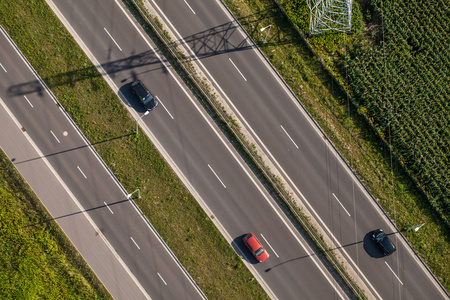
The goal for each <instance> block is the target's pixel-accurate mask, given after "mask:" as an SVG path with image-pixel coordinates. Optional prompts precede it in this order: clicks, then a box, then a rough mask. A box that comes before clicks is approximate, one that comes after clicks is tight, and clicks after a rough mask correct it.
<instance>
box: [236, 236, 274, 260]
mask: <svg viewBox="0 0 450 300" xmlns="http://www.w3.org/2000/svg"><path fill="white" fill-rule="evenodd" d="M242 240H243V241H244V244H245V245H247V247H248V249H250V251H251V252H252V253H253V255H254V256H255V258H256V259H257V260H258V261H259V262H263V261H265V260H266V259H268V258H269V253H267V251H266V249H264V247H263V245H262V244H261V243H260V242H259V241H258V239H257V238H256V236H255V235H254V234H253V233H252V232H250V233H248V234H246V235H245V236H244V238H243V239H242Z"/></svg>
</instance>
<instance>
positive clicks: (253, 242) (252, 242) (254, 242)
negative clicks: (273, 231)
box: [245, 232, 261, 251]
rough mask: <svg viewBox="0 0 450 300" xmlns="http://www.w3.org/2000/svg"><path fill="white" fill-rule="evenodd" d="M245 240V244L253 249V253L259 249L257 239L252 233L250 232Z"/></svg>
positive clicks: (259, 245)
mask: <svg viewBox="0 0 450 300" xmlns="http://www.w3.org/2000/svg"><path fill="white" fill-rule="evenodd" d="M245 240H246V242H247V244H248V245H249V246H250V247H251V248H252V249H253V251H256V250H258V249H259V248H261V244H260V243H259V241H258V239H257V238H256V236H255V235H254V234H253V233H252V232H250V233H249V234H247V235H246V236H245Z"/></svg>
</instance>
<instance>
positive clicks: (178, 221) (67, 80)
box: [0, 0, 267, 299]
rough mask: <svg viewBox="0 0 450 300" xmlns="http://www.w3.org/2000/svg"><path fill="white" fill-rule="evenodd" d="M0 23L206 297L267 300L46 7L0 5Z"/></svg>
mask: <svg viewBox="0 0 450 300" xmlns="http://www.w3.org/2000/svg"><path fill="white" fill-rule="evenodd" d="M0 23H1V25H2V26H3V27H4V28H5V29H6V30H7V31H8V33H9V34H10V35H11V36H12V38H13V40H14V41H15V42H16V43H17V45H18V47H19V48H20V49H21V50H22V51H23V53H24V55H25V56H26V57H27V58H28V60H29V61H30V62H31V64H32V65H33V66H34V68H35V69H36V70H37V72H38V73H39V74H40V76H41V77H42V78H43V79H44V81H45V82H46V84H47V85H48V86H49V88H50V89H51V90H52V92H53V93H54V94H55V96H56V97H57V98H58V100H59V101H60V102H61V104H62V105H63V106H64V108H65V109H66V110H67V111H68V112H69V114H70V115H71V117H72V118H73V120H74V121H75V122H76V123H77V125H78V126H79V127H80V129H81V130H82V131H83V133H84V134H85V135H86V137H87V138H88V139H89V141H90V142H91V143H92V144H93V145H94V146H95V148H96V150H97V151H98V152H99V154H100V156H101V157H102V158H103V159H104V160H105V162H106V163H107V165H108V166H109V167H110V169H111V170H112V171H113V173H114V174H115V175H116V177H117V178H118V179H119V180H120V181H121V183H122V184H123V185H124V187H125V188H126V189H127V190H129V191H132V190H135V189H136V188H139V189H140V191H141V195H142V198H141V199H138V200H136V202H137V204H138V205H139V207H140V208H141V209H142V211H143V212H144V214H145V215H146V216H147V217H148V219H149V220H150V222H151V223H152V224H153V226H154V227H155V228H156V230H157V231H158V232H159V233H160V235H161V236H162V238H163V239H164V240H165V241H166V243H167V244H168V245H169V247H170V248H171V249H172V250H173V252H174V253H175V255H176V256H177V257H178V259H179V260H180V262H181V263H182V264H183V266H184V267H185V268H186V269H187V271H188V272H189V273H190V275H191V276H192V277H193V279H194V280H195V281H196V283H197V284H198V285H199V287H200V288H201V289H202V290H203V292H204V293H205V294H206V296H207V297H208V298H210V299H243V298H246V299H264V298H267V296H266V294H265V292H264V290H263V289H262V288H261V287H260V286H259V284H258V283H257V281H256V280H254V278H253V275H252V274H251V273H250V272H249V271H248V270H247V268H243V267H242V266H243V265H242V261H241V259H240V258H239V256H237V254H236V253H235V252H234V250H233V249H232V248H231V247H230V245H229V244H228V243H227V242H226V241H225V239H224V238H223V237H222V235H221V234H220V233H219V231H218V230H217V229H216V228H215V226H214V224H213V223H212V222H211V221H210V219H209V217H208V216H207V215H206V214H205V213H204V211H203V210H202V209H201V207H200V206H199V205H198V203H197V202H196V201H195V199H194V198H193V196H192V195H190V193H189V192H188V190H187V189H186V187H185V186H184V185H183V184H182V182H181V181H180V180H179V179H178V178H177V176H176V175H175V174H174V172H173V171H172V170H171V168H170V167H169V166H168V165H167V164H166V162H165V161H164V159H163V158H162V157H161V155H160V154H159V153H158V151H157V150H156V149H155V147H154V146H153V145H152V143H151V142H150V141H149V140H148V139H147V138H146V137H145V135H144V134H142V132H141V133H140V134H139V135H138V136H136V135H134V134H133V133H134V130H135V125H136V123H135V121H134V120H132V119H131V117H130V116H129V115H128V113H127V111H126V109H125V108H124V107H123V105H122V104H121V101H120V100H119V99H118V97H117V96H116V95H115V94H114V93H113V92H112V91H111V90H110V88H109V87H108V86H107V84H106V83H105V81H104V80H103V79H102V78H101V77H100V74H99V73H98V72H97V70H96V69H95V68H94V67H93V66H92V64H91V62H90V61H89V60H88V59H87V58H86V56H85V55H84V53H83V52H82V51H81V49H79V47H78V45H76V43H75V42H74V40H73V39H72V37H71V36H70V35H69V33H68V32H67V31H66V30H65V28H64V27H63V26H62V25H61V24H60V22H59V20H58V19H57V18H56V17H55V16H54V15H53V13H52V12H51V11H50V9H49V8H48V7H47V5H46V4H45V2H44V1H42V0H40V1H39V0H35V1H25V0H23V1H6V0H4V1H0ZM25 88H29V89H33V88H34V83H29V85H28V86H25ZM13 91H14V89H13ZM98 99H102V101H98ZM217 257H220V258H221V259H217ZM1 284H2V282H0V285H1Z"/></svg>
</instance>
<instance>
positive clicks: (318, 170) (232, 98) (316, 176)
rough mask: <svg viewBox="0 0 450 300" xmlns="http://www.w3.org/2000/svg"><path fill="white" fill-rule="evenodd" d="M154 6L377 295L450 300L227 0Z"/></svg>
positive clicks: (157, 0) (154, 1)
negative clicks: (390, 248)
mask: <svg viewBox="0 0 450 300" xmlns="http://www.w3.org/2000/svg"><path fill="white" fill-rule="evenodd" d="M149 3H150V5H151V6H152V7H153V8H154V10H155V11H156V13H157V14H158V16H159V19H160V20H162V22H163V23H164V24H166V26H167V28H168V29H169V30H170V31H171V32H172V33H173V35H174V37H173V38H174V40H177V41H178V42H180V44H182V45H184V46H185V47H186V49H188V50H187V51H188V52H187V53H188V57H191V58H193V60H194V61H195V62H196V63H197V64H198V65H199V66H200V68H201V71H202V72H203V73H204V74H206V75H207V76H208V79H209V80H210V82H211V83H212V85H213V87H214V88H215V89H216V90H217V91H219V93H220V95H221V97H222V98H223V99H225V102H226V104H227V106H228V107H230V108H231V109H232V111H233V113H234V115H236V116H237V118H238V120H239V123H240V124H242V125H243V127H244V128H245V130H246V131H247V132H249V133H250V135H251V138H252V139H253V140H254V141H256V144H257V147H258V149H261V151H262V152H263V153H264V154H265V155H266V157H267V158H268V160H269V161H270V163H271V165H272V166H274V167H275V171H277V173H278V174H280V175H281V177H282V179H283V181H284V182H285V183H286V184H287V186H288V187H289V188H290V190H292V191H293V192H294V193H295V195H296V198H297V199H298V200H299V201H300V202H301V203H302V206H303V207H305V208H306V209H307V210H308V211H309V212H310V214H311V215H312V217H313V218H314V219H315V220H316V221H317V223H318V224H319V226H320V227H321V231H322V232H324V233H325V234H326V235H327V236H329V237H330V238H331V240H332V241H333V243H334V244H335V245H336V247H337V248H338V249H339V251H340V252H341V253H342V256H343V257H344V258H345V259H346V260H347V261H348V262H349V266H351V267H352V268H353V269H354V270H355V272H356V273H357V274H358V276H359V277H360V278H361V282H362V283H363V284H364V285H365V286H366V290H367V291H368V293H369V294H370V295H371V297H373V298H376V299H446V298H447V295H446V293H445V292H444V290H443V288H442V287H441V286H440V285H439V283H438V282H437V281H436V280H435V278H434V277H433V276H431V275H430V273H429V271H428V270H427V269H426V268H425V267H424V266H423V264H422V263H421V261H419V259H418V258H417V257H416V255H415V254H414V252H413V251H412V250H411V249H410V248H409V246H408V245H407V244H406V243H405V241H404V238H403V237H402V236H401V235H400V234H398V232H397V229H396V228H395V227H394V226H393V224H392V223H391V222H390V221H389V219H388V218H387V217H386V216H385V215H384V213H383V211H382V210H381V209H380V207H379V206H378V204H377V203H376V201H375V200H374V199H373V198H372V197H371V196H370V194H369V193H368V192H367V191H366V190H365V189H364V187H363V186H362V184H361V183H360V182H359V181H358V180H357V178H356V177H355V176H354V174H353V173H352V172H351V170H350V169H349V167H348V166H347V165H346V164H345V163H344V162H343V161H342V159H341V158H340V156H339V155H338V154H337V153H336V151H335V149H334V148H333V147H332V146H331V145H330V143H329V142H328V141H327V139H326V138H324V136H323V133H322V132H321V131H320V129H319V128H318V127H317V126H316V124H315V123H314V122H313V121H312V120H311V119H310V118H309V116H308V115H307V113H306V112H305V111H304V109H303V107H302V106H301V104H300V101H301V99H300V101H299V100H297V99H296V98H295V97H294V96H293V95H292V93H291V92H290V91H289V89H288V88H287V87H286V86H285V84H284V82H283V81H282V80H280V78H279V77H278V76H277V74H276V73H275V72H274V71H273V69H272V68H271V66H270V65H269V64H268V63H267V61H266V60H265V59H264V57H263V56H262V55H261V53H260V52H259V50H258V49H257V48H256V47H255V46H254V45H253V43H252V42H251V40H250V39H249V38H248V36H246V35H245V34H244V32H243V30H241V28H240V26H239V25H238V23H237V22H236V21H235V19H234V18H233V17H232V16H231V15H230V14H229V13H228V11H227V9H226V8H225V7H224V5H223V3H222V2H221V1H218V0H216V1H209V2H208V4H207V5H206V4H205V1H203V0H188V1H182V0H176V1H175V0H174V1H165V0H151V1H149ZM266 25H269V24H266ZM260 201H261V202H263V200H260ZM377 228H383V229H384V230H385V231H386V232H387V233H388V234H389V235H390V237H391V239H392V240H393V242H394V243H395V244H396V245H397V248H398V251H397V252H396V253H395V254H394V255H392V256H390V257H384V256H383V255H382V254H381V252H380V251H379V250H378V249H377V248H376V245H374V243H373V242H372V241H371V239H370V233H371V232H372V231H373V230H375V229H377Z"/></svg>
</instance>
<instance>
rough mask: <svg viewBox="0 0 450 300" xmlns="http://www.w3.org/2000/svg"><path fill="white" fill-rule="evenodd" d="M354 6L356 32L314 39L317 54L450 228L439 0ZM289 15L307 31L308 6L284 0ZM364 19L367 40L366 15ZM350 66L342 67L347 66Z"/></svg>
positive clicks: (446, 40)
mask: <svg viewBox="0 0 450 300" xmlns="http://www.w3.org/2000/svg"><path fill="white" fill-rule="evenodd" d="M361 2H362V3H363V7H364V10H365V14H363V12H362V11H361V8H360V6H359V4H358V2H353V18H352V34H351V35H350V36H348V37H347V38H346V37H345V34H344V33H333V32H328V33H325V34H321V35H317V36H313V37H310V38H309V39H308V40H309V42H310V43H311V45H313V47H314V49H315V50H316V51H317V52H318V53H320V54H321V55H322V57H324V58H325V59H326V61H327V62H329V64H328V65H329V67H331V68H333V69H334V70H336V69H335V68H334V67H333V66H334V65H338V66H339V65H340V66H341V67H340V72H341V76H339V77H340V78H342V79H343V81H342V82H346V83H348V88H349V92H350V93H351V95H352V96H354V97H355V100H356V103H357V104H358V106H359V113H361V114H364V115H365V116H366V117H367V118H368V120H369V121H370V123H371V124H372V125H373V126H374V127H375V128H376V129H377V130H378V131H379V134H380V136H381V138H382V139H384V140H385V142H386V143H388V144H389V145H390V146H391V147H392V149H393V152H394V154H395V156H396V157H397V159H398V160H399V161H400V163H401V165H402V166H404V167H405V168H406V169H407V170H408V171H409V172H410V174H411V176H412V178H414V179H415V181H416V182H417V184H418V185H419V186H420V188H421V189H423V190H424V192H425V194H426V195H427V197H428V199H429V201H430V203H431V205H432V207H433V208H434V209H435V210H436V211H437V212H438V213H439V214H440V215H441V217H442V218H443V219H444V220H445V222H447V224H448V225H449V226H450V169H449V154H448V153H449V151H450V130H449V129H448V128H450V114H449V113H450V98H449V92H450V85H449V84H448V82H449V81H448V79H449V76H450V75H449V74H450V73H449V71H448V70H449V69H450V54H449V53H450V52H449V51H448V48H449V45H450V37H449V35H448V30H449V29H450V28H449V24H448V16H447V15H446V14H443V13H440V11H442V9H444V10H445V9H447V10H448V7H447V8H446V5H445V4H444V3H443V2H442V1H439V0H435V1H430V2H427V3H425V2H424V3H421V4H418V3H417V2H415V1H380V0H373V1H361ZM282 3H285V9H286V11H287V14H288V16H289V17H290V18H291V20H293V22H294V23H295V24H296V25H297V26H298V27H299V29H300V30H301V31H302V32H304V33H307V32H308V22H309V19H308V18H309V13H308V8H307V5H306V1H305V0H284V1H282ZM363 15H364V17H365V18H366V24H367V31H366V36H365V37H366V38H365V39H364V35H363V31H362V29H363V26H362V25H363V23H362V16H363ZM345 59H346V60H347V61H346V68H345V67H344V60H345Z"/></svg>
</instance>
